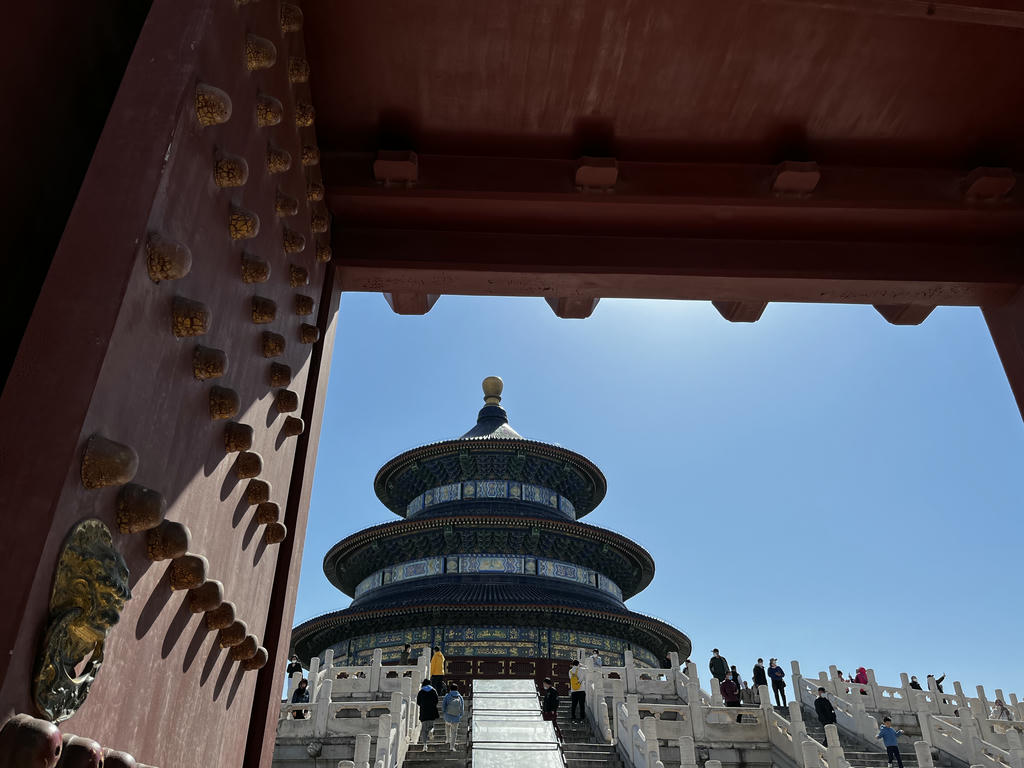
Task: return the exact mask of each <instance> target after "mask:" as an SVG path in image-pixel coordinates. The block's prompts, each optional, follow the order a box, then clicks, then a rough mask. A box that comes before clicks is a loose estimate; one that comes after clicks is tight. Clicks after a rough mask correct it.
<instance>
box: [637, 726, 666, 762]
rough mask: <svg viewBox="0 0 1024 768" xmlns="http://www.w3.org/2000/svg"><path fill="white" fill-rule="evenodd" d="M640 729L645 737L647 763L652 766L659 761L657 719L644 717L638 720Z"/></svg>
mask: <svg viewBox="0 0 1024 768" xmlns="http://www.w3.org/2000/svg"><path fill="white" fill-rule="evenodd" d="M640 730H641V731H643V733H644V736H645V737H646V738H647V765H648V766H650V768H654V766H655V765H657V764H658V763H660V762H661V747H660V746H659V745H658V721H657V720H655V719H654V718H653V717H645V718H644V719H643V720H641V721H640Z"/></svg>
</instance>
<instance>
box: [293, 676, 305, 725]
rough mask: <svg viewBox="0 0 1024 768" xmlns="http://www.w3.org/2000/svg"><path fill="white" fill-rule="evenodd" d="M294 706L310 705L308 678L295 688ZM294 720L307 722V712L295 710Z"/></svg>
mask: <svg viewBox="0 0 1024 768" xmlns="http://www.w3.org/2000/svg"><path fill="white" fill-rule="evenodd" d="M292 704H309V680H307V679H306V678H302V679H301V680H299V684H298V685H297V686H295V690H294V691H293V692H292ZM292 718H293V719H295V720H305V719H306V710H305V709H293V710H292Z"/></svg>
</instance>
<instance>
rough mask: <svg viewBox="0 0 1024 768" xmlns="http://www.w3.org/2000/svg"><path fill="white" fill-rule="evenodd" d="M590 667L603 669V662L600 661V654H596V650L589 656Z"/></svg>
mask: <svg viewBox="0 0 1024 768" xmlns="http://www.w3.org/2000/svg"><path fill="white" fill-rule="evenodd" d="M590 666H591V667H603V666H604V661H603V660H602V659H601V654H600V653H598V652H597V648H595V649H594V652H593V653H592V654H590Z"/></svg>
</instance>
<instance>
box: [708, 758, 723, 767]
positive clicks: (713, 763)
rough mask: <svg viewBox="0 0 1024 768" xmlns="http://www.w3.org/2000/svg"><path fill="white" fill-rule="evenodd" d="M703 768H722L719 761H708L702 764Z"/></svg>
mask: <svg viewBox="0 0 1024 768" xmlns="http://www.w3.org/2000/svg"><path fill="white" fill-rule="evenodd" d="M704 768H722V761H721V760H708V761H707V762H705V763H704Z"/></svg>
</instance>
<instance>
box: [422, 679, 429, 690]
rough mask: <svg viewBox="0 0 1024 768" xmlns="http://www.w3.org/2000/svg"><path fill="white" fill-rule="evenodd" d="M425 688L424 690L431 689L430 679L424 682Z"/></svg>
mask: <svg viewBox="0 0 1024 768" xmlns="http://www.w3.org/2000/svg"><path fill="white" fill-rule="evenodd" d="M423 687H424V688H429V687H430V678H429V677H428V678H427V679H426V680H424V681H423Z"/></svg>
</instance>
